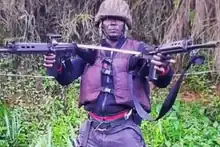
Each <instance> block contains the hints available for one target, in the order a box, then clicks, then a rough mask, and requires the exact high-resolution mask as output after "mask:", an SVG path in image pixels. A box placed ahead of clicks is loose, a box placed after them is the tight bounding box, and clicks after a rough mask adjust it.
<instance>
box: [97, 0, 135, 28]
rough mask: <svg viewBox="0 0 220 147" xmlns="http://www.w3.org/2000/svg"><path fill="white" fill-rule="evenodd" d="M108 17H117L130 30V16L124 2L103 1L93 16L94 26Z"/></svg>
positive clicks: (117, 0) (121, 0) (114, 0)
mask: <svg viewBox="0 0 220 147" xmlns="http://www.w3.org/2000/svg"><path fill="white" fill-rule="evenodd" d="M108 16H114V17H119V18H121V19H123V20H124V21H125V23H126V24H127V26H128V29H131V25H132V16H131V11H130V8H129V5H128V4H127V3H126V2H125V1H124V0H104V1H103V2H102V4H101V5H100V7H99V11H98V13H97V14H96V16H95V26H96V27H98V26H99V24H100V22H101V21H102V19H104V18H105V17H108Z"/></svg>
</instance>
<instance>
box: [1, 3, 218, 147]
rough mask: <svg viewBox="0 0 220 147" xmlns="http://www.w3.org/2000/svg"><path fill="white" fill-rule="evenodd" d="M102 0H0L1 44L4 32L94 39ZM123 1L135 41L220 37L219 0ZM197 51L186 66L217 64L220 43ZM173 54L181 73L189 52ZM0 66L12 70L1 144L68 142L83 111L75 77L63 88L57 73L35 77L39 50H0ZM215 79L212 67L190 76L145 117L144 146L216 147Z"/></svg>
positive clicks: (5, 78) (158, 97) (38, 146)
mask: <svg viewBox="0 0 220 147" xmlns="http://www.w3.org/2000/svg"><path fill="white" fill-rule="evenodd" d="M101 1H102V0H89V1H88V0H80V1H74V0H68V1H63V0H56V1H51V0H44V1H42V0H28V1H27V0H0V5H1V7H0V12H1V13H0V43H3V42H4V41H5V40H7V39H17V40H24V41H36V42H38V41H46V37H45V35H46V34H47V33H59V34H62V37H63V38H62V40H63V41H68V42H71V41H75V42H77V43H86V44H94V43H96V42H97V41H99V36H98V35H99V34H98V30H97V29H96V28H94V27H93V19H94V15H95V13H96V12H97V9H98V6H99V5H100V2H101ZM127 1H128V3H129V4H130V6H131V9H132V15H133V29H132V31H130V32H128V34H129V35H132V36H133V37H134V38H135V39H137V40H143V41H145V42H147V43H149V44H155V45H158V44H160V43H164V42H168V41H172V40H179V39H183V38H189V37H191V38H193V41H194V42H201V43H202V42H205V41H209V40H213V39H215V40H216V39H219V34H220V29H219V26H220V25H219V24H220V21H219V20H220V19H219V17H220V16H219V15H220V13H219V12H220V8H219V6H220V1H219V0H204V1H200V0H184V1H180V0H175V1H172V0H127ZM199 54H203V55H205V57H206V62H205V64H204V65H202V66H194V67H193V68H192V69H190V71H189V72H190V73H195V72H202V71H207V70H216V69H218V70H219V67H220V66H219V65H220V64H219V63H220V60H219V56H218V54H219V52H218V50H213V51H204V52H199ZM175 58H176V60H177V63H176V64H175V65H173V67H174V69H175V72H176V73H179V72H181V71H182V68H183V67H184V66H185V64H186V62H187V61H188V59H189V55H188V54H186V55H184V56H179V55H178V56H176V57H175ZM0 69H1V72H0V73H1V74H10V75H1V76H0V100H1V102H2V103H1V104H0V118H1V119H0V146H2V147H17V146H19V147H26V146H30V147H60V146H62V147H63V146H67V147H68V146H71V141H70V139H72V138H75V137H76V136H77V133H78V130H79V127H80V124H81V123H82V122H83V121H84V120H85V119H86V116H87V115H86V113H85V111H84V110H83V108H80V109H79V108H78V107H77V106H78V94H79V89H78V87H79V81H75V82H74V83H73V84H72V85H70V86H68V87H62V86H60V85H59V84H58V83H57V82H56V81H55V79H51V78H49V77H40V76H45V75H46V72H45V69H44V68H43V67H42V56H41V55H39V56H33V55H19V56H18V55H7V54H5V55H0ZM13 74H18V75H29V76H24V77H22V76H21V77H19V76H18V77H17V76H14V75H13ZM30 75H32V76H30ZM33 75H35V76H39V77H33ZM177 77H178V76H176V77H174V79H173V82H175V80H176V78H177ZM218 79H219V75H217V74H213V73H208V74H201V75H189V76H187V77H186V78H185V82H184V84H183V86H182V87H181V93H180V95H179V97H178V101H177V102H176V103H175V106H174V107H173V110H172V111H171V112H170V113H169V114H168V115H167V116H166V118H164V119H163V120H160V121H158V122H150V123H149V122H144V123H143V124H142V126H141V128H142V132H143V135H144V138H145V141H146V142H147V144H149V147H151V146H152V147H171V146H172V147H175V146H178V147H179V146H180V147H181V146H189V147H191V146H192V147H194V146H198V147H199V146H205V147H209V146H210V147H217V146H220V142H219V140H220V133H219V132H220V115H219V114H220V101H219V92H218ZM171 85H172V84H171ZM168 90H169V87H168V88H167V89H164V90H161V89H160V90H157V89H156V90H155V91H153V92H152V105H153V110H152V114H153V115H156V114H158V110H159V108H160V106H161V103H162V100H163V99H164V97H165V95H167V92H168ZM188 93H191V95H190V96H191V97H190V99H189V98H186V94H188ZM197 95H199V96H198V97H197ZM189 100H190V102H188V101H189Z"/></svg>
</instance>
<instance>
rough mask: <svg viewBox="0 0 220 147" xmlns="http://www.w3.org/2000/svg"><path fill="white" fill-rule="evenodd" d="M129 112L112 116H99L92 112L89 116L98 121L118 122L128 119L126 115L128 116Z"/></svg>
mask: <svg viewBox="0 0 220 147" xmlns="http://www.w3.org/2000/svg"><path fill="white" fill-rule="evenodd" d="M128 113H129V112H128V111H127V110H126V111H122V112H120V113H117V114H115V115H110V116H98V115H96V114H95V113H92V112H89V116H90V117H91V118H93V119H95V120H97V121H114V120H117V119H121V118H124V117H126V115H127V114H128Z"/></svg>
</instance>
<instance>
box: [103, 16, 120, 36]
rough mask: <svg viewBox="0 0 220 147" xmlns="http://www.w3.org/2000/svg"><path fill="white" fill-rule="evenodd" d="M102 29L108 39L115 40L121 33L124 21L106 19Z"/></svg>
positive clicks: (112, 18) (111, 18)
mask: <svg viewBox="0 0 220 147" xmlns="http://www.w3.org/2000/svg"><path fill="white" fill-rule="evenodd" d="M103 29H104V31H105V33H106V35H108V36H109V37H112V38H117V37H119V36H121V35H122V33H123V29H124V21H122V20H120V19H117V18H114V17H108V18H106V19H105V20H104V21H103Z"/></svg>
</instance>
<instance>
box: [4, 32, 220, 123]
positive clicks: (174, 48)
mask: <svg viewBox="0 0 220 147" xmlns="http://www.w3.org/2000/svg"><path fill="white" fill-rule="evenodd" d="M47 36H48V37H49V42H48V43H33V42H31V43H29V42H16V41H11V42H6V45H4V46H3V47H2V48H1V47H0V53H10V54H46V53H51V52H52V53H56V54H58V55H59V54H69V53H70V54H71V55H72V56H75V55H76V52H75V49H76V44H75V43H63V42H58V41H57V39H59V38H61V35H56V34H47ZM218 45H219V42H218V41H210V42H207V43H203V44H193V43H192V40H190V39H189V40H180V41H174V42H171V43H168V44H163V45H160V46H155V47H151V48H147V49H146V50H145V51H144V52H138V51H133V50H124V49H116V48H107V47H101V46H94V45H84V44H77V47H79V48H81V49H93V50H105V51H114V52H119V53H125V54H130V55H135V56H139V57H140V58H144V59H146V60H148V61H150V60H151V59H152V57H153V55H156V54H158V53H161V54H163V55H173V54H179V53H189V52H191V51H193V50H198V49H204V48H215V47H217V46H218ZM167 59H171V58H167ZM203 61H204V57H202V56H194V57H193V58H192V59H191V60H190V62H189V64H188V65H187V67H186V69H185V70H184V71H183V72H182V74H181V76H180V78H179V79H178V80H177V82H176V84H175V85H174V86H173V87H172V89H171V91H170V93H169V95H168V97H167V98H166V99H165V101H164V103H163V106H162V108H161V110H160V114H159V116H158V117H157V118H156V119H155V120H158V119H160V118H161V117H163V116H164V115H165V114H166V113H167V112H168V111H169V110H170V109H171V107H172V105H173V104H174V102H175V99H176V96H177V93H178V91H179V88H180V86H181V83H182V81H183V78H184V75H185V73H186V72H187V70H188V69H189V68H190V66H191V65H192V64H193V63H195V62H197V63H200V64H201V63H202V62H203ZM132 74H133V73H130V74H129V76H130V78H129V83H130V84H129V85H130V88H131V89H133V87H132ZM157 78H158V77H157V73H156V70H155V69H154V66H153V64H151V65H150V70H149V76H148V79H149V80H150V81H152V80H156V79H157ZM132 95H133V96H132V98H133V99H132V100H133V101H134V105H135V108H136V111H137V112H138V114H139V115H140V116H141V117H142V118H143V119H146V120H149V121H152V119H151V117H150V116H149V114H148V113H147V112H146V111H145V110H144V109H143V108H142V106H141V105H140V104H139V102H138V100H137V98H135V93H133V92H132Z"/></svg>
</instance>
